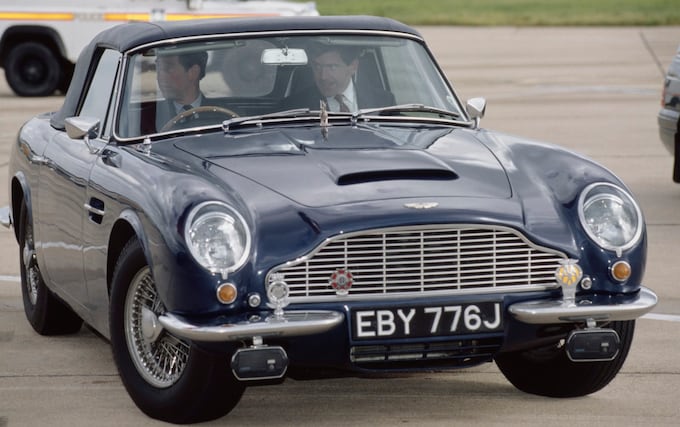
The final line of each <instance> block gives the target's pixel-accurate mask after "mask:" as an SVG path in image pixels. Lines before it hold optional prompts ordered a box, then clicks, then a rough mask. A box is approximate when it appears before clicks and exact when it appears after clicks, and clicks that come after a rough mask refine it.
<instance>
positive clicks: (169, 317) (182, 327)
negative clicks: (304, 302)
mask: <svg viewBox="0 0 680 427" xmlns="http://www.w3.org/2000/svg"><path fill="white" fill-rule="evenodd" d="M344 319H345V316H344V314H343V313H340V312H336V311H287V312H285V313H284V314H283V315H282V316H280V317H276V316H270V317H267V318H265V319H259V320H255V321H246V322H243V323H236V324H224V325H220V326H201V325H194V324H192V323H189V322H187V321H185V320H182V319H180V318H179V317H177V316H175V315H173V314H172V313H165V314H163V315H161V316H160V317H159V318H158V321H159V322H160V324H161V325H162V326H163V327H164V328H165V329H167V330H168V332H170V333H171V334H173V335H175V336H177V337H180V338H185V339H188V340H192V341H204V342H231V341H240V340H243V339H250V338H253V337H256V336H257V337H263V338H266V337H290V336H303V335H312V334H318V333H322V332H326V331H328V330H330V329H332V328H334V327H335V326H337V325H339V324H340V323H342V322H343V320H344Z"/></svg>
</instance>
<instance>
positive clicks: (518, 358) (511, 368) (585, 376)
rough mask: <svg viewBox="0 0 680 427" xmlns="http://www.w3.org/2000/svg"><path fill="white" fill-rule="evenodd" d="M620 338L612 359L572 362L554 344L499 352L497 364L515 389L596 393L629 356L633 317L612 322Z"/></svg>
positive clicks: (562, 393) (556, 393) (560, 393)
mask: <svg viewBox="0 0 680 427" xmlns="http://www.w3.org/2000/svg"><path fill="white" fill-rule="evenodd" d="M607 327H608V328H611V329H614V330H615V331H616V332H617V333H618V334H619V338H620V340H621V349H620V351H619V353H618V355H617V356H616V358H614V360H612V361H607V362H572V361H571V360H570V359H569V357H568V356H567V354H566V352H565V350H564V348H558V346H557V345H553V346H551V347H545V348H540V349H534V350H528V351H518V352H511V353H501V354H499V355H497V356H496V358H495V360H496V364H497V365H498V367H499V368H500V370H501V372H502V373H503V375H505V377H506V378H507V379H508V381H510V382H511V383H512V384H513V385H514V386H515V387H517V388H518V389H520V390H522V391H524V392H527V393H531V394H537V395H541V396H548V397H578V396H585V395H587V394H591V393H595V392H596V391H598V390H600V389H602V388H604V387H605V386H606V385H607V384H609V383H610V382H611V380H613V379H614V377H615V376H616V374H617V373H618V372H619V370H620V369H621V366H622V365H623V362H624V361H625V360H626V357H627V356H628V351H629V350H630V346H631V344H632V342H633V332H634V331H635V321H634V320H629V321H625V322H612V323H611V324H609V325H608V326H607Z"/></svg>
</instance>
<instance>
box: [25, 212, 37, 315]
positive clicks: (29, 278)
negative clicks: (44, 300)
mask: <svg viewBox="0 0 680 427" xmlns="http://www.w3.org/2000/svg"><path fill="white" fill-rule="evenodd" d="M24 238H25V239H26V240H25V241H24V250H23V253H22V254H21V256H22V258H23V262H24V273H25V274H26V284H25V286H26V290H27V291H28V292H27V293H28V299H29V301H31V304H32V305H35V304H36V303H37V302H38V283H39V281H40V270H39V269H38V263H37V262H36V257H35V250H34V244H33V227H31V226H30V225H29V226H27V227H26V236H25V237H24Z"/></svg>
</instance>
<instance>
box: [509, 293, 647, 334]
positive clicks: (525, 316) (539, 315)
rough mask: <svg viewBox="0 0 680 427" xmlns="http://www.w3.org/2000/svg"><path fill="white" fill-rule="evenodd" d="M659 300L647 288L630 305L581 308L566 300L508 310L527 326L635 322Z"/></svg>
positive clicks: (532, 302)
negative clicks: (589, 320) (590, 320)
mask: <svg viewBox="0 0 680 427" xmlns="http://www.w3.org/2000/svg"><path fill="white" fill-rule="evenodd" d="M657 301H658V298H657V296H656V294H655V293H654V292H652V291H651V290H650V289H647V288H645V287H643V288H641V289H640V293H639V294H638V295H637V298H635V299H634V300H632V301H630V302H625V303H619V304H617V303H614V304H588V305H577V304H574V303H571V302H566V301H564V300H561V299H560V300H541V301H527V302H521V303H517V304H513V305H511V306H510V307H509V308H508V311H509V312H510V314H512V316H513V317H514V318H515V319H516V320H519V321H520V322H523V323H530V324H533V325H544V324H552V323H574V322H583V321H586V320H588V319H592V320H595V321H618V320H634V319H637V318H638V317H640V316H642V315H644V314H645V313H647V312H649V311H650V310H651V309H653V308H654V306H656V303H657Z"/></svg>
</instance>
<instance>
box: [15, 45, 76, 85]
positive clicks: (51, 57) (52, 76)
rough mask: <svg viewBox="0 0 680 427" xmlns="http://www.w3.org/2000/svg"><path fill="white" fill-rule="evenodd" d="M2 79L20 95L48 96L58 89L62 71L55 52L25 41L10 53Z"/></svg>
mask: <svg viewBox="0 0 680 427" xmlns="http://www.w3.org/2000/svg"><path fill="white" fill-rule="evenodd" d="M5 76H6V78H7V83H8V84H9V86H10V87H11V88H12V90H13V91H14V93H16V94H17V95H19V96H48V95H52V94H53V93H54V91H55V90H56V89H57V87H58V86H59V83H60V82H61V81H62V76H63V72H62V67H61V64H60V62H59V58H58V57H57V56H56V55H55V53H54V51H52V50H51V49H50V48H48V47H47V46H45V45H44V44H41V43H36V42H24V43H19V44H17V45H16V46H14V47H13V48H12V49H11V50H10V51H9V54H8V55H7V58H6V59H5Z"/></svg>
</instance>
